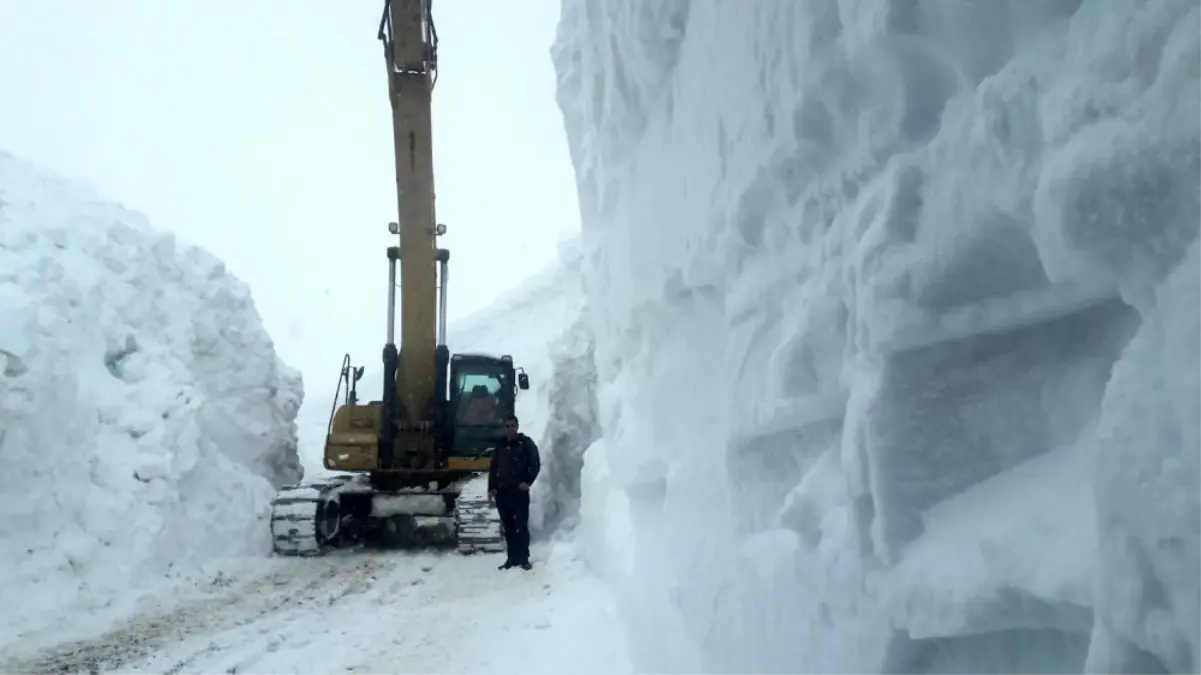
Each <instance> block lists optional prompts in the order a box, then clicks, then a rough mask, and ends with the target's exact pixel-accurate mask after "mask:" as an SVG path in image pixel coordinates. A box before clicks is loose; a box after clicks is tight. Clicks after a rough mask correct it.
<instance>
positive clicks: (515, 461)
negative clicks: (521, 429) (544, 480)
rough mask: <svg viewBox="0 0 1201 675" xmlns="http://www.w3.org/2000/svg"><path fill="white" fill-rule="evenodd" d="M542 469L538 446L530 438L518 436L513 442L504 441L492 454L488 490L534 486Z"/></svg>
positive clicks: (522, 435)
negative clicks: (520, 485)
mask: <svg viewBox="0 0 1201 675" xmlns="http://www.w3.org/2000/svg"><path fill="white" fill-rule="evenodd" d="M541 468H542V463H541V462H540V461H539V459H538V446H537V445H535V444H534V441H533V440H532V439H531V438H530V437H529V436H526V435H525V434H517V435H516V436H514V437H513V439H512V440H509V439H508V438H505V439H502V440H501V442H500V443H499V444H498V445H497V446H496V449H495V450H493V452H492V465H491V467H490V468H489V470H488V490H489V491H492V490H504V489H506V488H516V487H517V484H518V483H525V484H526V485H533V484H534V479H535V478H537V477H538V471H539V469H541Z"/></svg>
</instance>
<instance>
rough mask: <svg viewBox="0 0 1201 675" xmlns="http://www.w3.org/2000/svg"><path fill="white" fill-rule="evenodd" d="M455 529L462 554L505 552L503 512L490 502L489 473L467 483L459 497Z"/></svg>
mask: <svg viewBox="0 0 1201 675" xmlns="http://www.w3.org/2000/svg"><path fill="white" fill-rule="evenodd" d="M455 531H456V533H457V535H458V540H459V541H458V548H459V553H462V554H463V555H471V554H473V553H504V551H505V540H504V536H503V533H502V531H501V526H500V515H499V514H498V513H497V511H496V509H495V508H493V507H492V506H491V505H489V504H488V476H486V475H485V476H477V477H475V478H472V479H471V480H469V481H467V482H466V484H464V485H463V491H462V492H460V493H459V498H458V499H457V500H455Z"/></svg>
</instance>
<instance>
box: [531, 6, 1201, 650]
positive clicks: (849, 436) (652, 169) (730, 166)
mask: <svg viewBox="0 0 1201 675" xmlns="http://www.w3.org/2000/svg"><path fill="white" fill-rule="evenodd" d="M1198 16H1199V9H1198V5H1197V3H1196V2H1190V1H1186V0H1161V1H1152V2H1137V3H1136V2H1112V1H1109V0H1083V1H1082V0H1062V1H1046V2H1033V3H1032V2H1027V1H1025V0H1008V1H1006V0H993V1H991V2H958V1H952V0H946V1H937V0H911V1H900V0H897V1H893V2H889V1H887V0H854V1H853V0H842V1H836V0H807V1H805V2H769V1H764V0H750V1H746V0H695V1H689V0H662V1H660V2H640V1H637V0H610V1H608V2H586V1H585V0H565V1H564V3H563V16H562V21H561V24H560V27H559V34H558V36H557V40H556V44H555V46H554V48H553V50H552V52H553V57H554V59H555V63H556V67H557V70H558V74H559V89H558V98H559V103H560V106H561V108H562V110H563V114H564V120H565V126H566V129H567V134H568V137H569V142H570V147H571V152H572V159H573V162H574V165H575V169H576V174H577V179H578V185H579V192H580V203H581V210H582V217H583V247H584V255H585V261H586V262H585V270H584V271H585V276H586V288H587V290H588V303H589V312H590V319H591V323H592V325H593V326H594V328H595V343H596V344H595V354H596V356H595V358H596V365H597V373H598V380H599V383H598V393H597V396H598V402H599V410H600V414H599V419H600V424H601V427H602V430H603V436H604V439H603V441H601V442H599V443H597V444H596V445H595V446H594V447H593V448H592V449H590V450H589V451H588V453H587V454H586V456H585V492H584V502H585V514H584V521H585V523H586V524H587V525H588V527H587V528H586V530H587V531H586V532H585V541H586V542H588V545H589V551H590V553H591V555H592V556H593V557H594V558H598V557H599V558H601V559H603V562H604V568H603V569H605V570H606V572H607V573H608V574H610V575H611V576H612V577H613V579H614V581H615V583H616V584H617V586H618V588H619V589H621V592H622V594H623V596H624V597H625V598H626V599H627V600H628V602H626V603H625V611H626V616H627V619H628V620H629V622H630V625H631V635H632V639H633V642H634V643H633V645H632V649H634V651H635V655H636V656H637V657H638V658H639V659H640V660H641V662H642V663H643V664H644V665H645V666H647V667H648V668H651V669H653V670H658V671H692V670H705V671H748V670H749V671H752V672H764V671H793V672H795V671H797V670H808V671H825V672H829V671H847V670H850V671H863V670H879V669H884V670H901V671H945V672H964V671H971V670H978V669H998V670H999V671H1001V672H1005V671H1009V672H1013V671H1015V670H1031V669H1033V670H1056V669H1064V670H1067V671H1079V670H1080V669H1082V668H1085V667H1087V668H1088V669H1090V670H1098V671H1110V670H1127V671H1130V670H1133V671H1143V672H1146V671H1153V670H1169V671H1174V672H1188V671H1192V670H1195V669H1196V668H1198V667H1201V661H1199V655H1198V635H1199V634H1201V626H1199V625H1198V616H1199V615H1201V606H1199V605H1201V591H1199V585H1198V577H1199V574H1201V569H1199V563H1198V558H1199V553H1198V532H1199V529H1201V522H1199V515H1198V492H1199V488H1198V481H1199V477H1198V476H1199V467H1198V444H1199V439H1198V422H1199V420H1198V416H1199V415H1198V411H1199V409H1201V395H1199V389H1201V385H1199V382H1198V380H1199V378H1201V363H1199V358H1198V351H1199V344H1198V342H1199V340H1201V338H1199V335H1198V332H1199V329H1198V318H1197V317H1198V305H1199V299H1198V291H1197V287H1198V265H1199V259H1198V256H1199V253H1198V241H1197V240H1198V232H1199V222H1201V208H1199V197H1198V186H1199V184H1201V169H1199V164H1201V160H1199V156H1201V151H1199V149H1198V142H1199V135H1201V134H1199V131H1198V126H1199V122H1198V120H1199V118H1201V109H1199V102H1201V76H1199V57H1201V54H1199V49H1198V42H1199V35H1201V25H1199V19H1198Z"/></svg>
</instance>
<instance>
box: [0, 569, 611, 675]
mask: <svg viewBox="0 0 1201 675" xmlns="http://www.w3.org/2000/svg"><path fill="white" fill-rule="evenodd" d="M533 553H534V558H535V561H536V563H535V565H536V566H535V568H534V569H533V570H531V571H529V572H525V571H522V570H510V571H506V572H500V571H498V570H497V569H496V566H497V565H498V564H499V563H500V561H501V560H502V558H501V557H500V556H493V555H489V556H472V557H460V556H456V555H435V554H430V553H421V554H408V553H398V552H386V553H383V552H348V553H338V554H335V555H331V556H327V557H324V558H317V559H309V560H294V559H270V560H264V561H262V562H261V564H260V565H256V568H257V569H254V570H253V571H250V572H248V573H246V574H242V575H239V578H234V577H219V578H218V579H217V580H215V581H214V582H213V583H212V585H211V586H210V587H209V588H208V589H207V590H206V591H205V592H203V593H189V594H187V595H181V596H176V597H173V598H170V599H168V600H158V601H152V602H150V603H147V604H146V605H144V606H143V608H142V609H141V610H140V611H139V612H138V613H137V614H136V615H135V616H133V617H132V618H130V619H128V620H126V621H124V622H122V623H119V624H117V625H114V626H113V627H111V628H110V629H109V630H107V631H105V632H104V633H103V634H101V635H99V636H95V637H92V638H89V639H86V640H81V641H75V642H69V643H64V644H58V645H54V646H50V647H44V648H42V649H40V650H36V651H35V650H33V649H29V650H26V651H24V653H16V652H17V649H19V648H20V646H19V645H15V646H14V645H10V646H8V647H6V648H5V649H4V650H3V651H0V671H2V672H24V673H102V672H119V673H222V672H224V673H250V672H253V673H330V672H364V673H379V672H390V673H500V672H522V673H618V672H630V670H631V668H630V666H629V664H628V661H627V658H626V652H625V646H624V639H623V634H622V631H621V628H620V627H619V624H618V621H617V618H616V614H615V612H614V609H613V605H612V600H611V598H610V597H609V595H608V592H607V590H606V589H605V588H604V587H603V585H602V584H601V582H599V581H598V580H596V579H595V578H594V577H592V576H591V575H589V574H588V572H587V571H586V570H585V569H584V568H583V565H582V564H581V563H580V562H578V561H577V560H576V559H575V556H574V551H573V549H572V548H571V547H570V546H566V545H556V546H555V548H554V549H553V550H551V549H550V548H548V547H547V546H546V545H541V546H535V547H534V551H533ZM14 647H16V648H14Z"/></svg>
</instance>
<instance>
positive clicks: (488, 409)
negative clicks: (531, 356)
mask: <svg viewBox="0 0 1201 675" xmlns="http://www.w3.org/2000/svg"><path fill="white" fill-rule="evenodd" d="M518 370H519V369H517V368H514V366H513V357H512V356H508V355H505V356H500V357H497V356H490V355H486V354H455V355H454V356H453V357H451V359H450V396H449V400H448V402H447V409H448V412H449V413H450V414H449V415H448V417H450V420H451V423H452V424H453V425H454V430H453V437H454V442H453V443H452V444H451V447H450V451H449V453H448V455H447V463H448V465H449V466H448V468H450V469H452V470H469V471H487V470H488V463H489V462H490V461H491V457H492V448H493V447H495V446H496V444H497V443H498V442H499V441H500V440H501V438H502V437H503V435H504V421H505V416H506V415H510V414H512V413H513V411H514V407H515V404H516V400H517V391H518V390H519V389H521V390H524V389H529V388H530V382H529V376H527V375H526V374H525V372H518Z"/></svg>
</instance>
